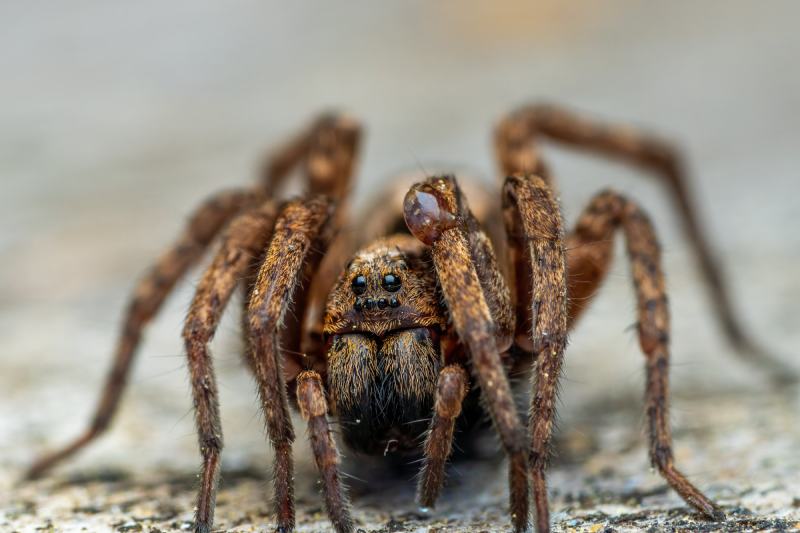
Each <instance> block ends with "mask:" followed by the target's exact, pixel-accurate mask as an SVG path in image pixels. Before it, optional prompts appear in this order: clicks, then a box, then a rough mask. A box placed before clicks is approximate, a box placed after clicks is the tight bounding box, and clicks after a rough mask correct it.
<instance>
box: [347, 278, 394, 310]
mask: <svg viewBox="0 0 800 533" xmlns="http://www.w3.org/2000/svg"><path fill="white" fill-rule="evenodd" d="M381 287H383V289H384V290H386V291H388V292H397V291H399V290H400V288H401V287H402V283H401V281H400V276H398V275H397V274H394V273H389V274H385V275H384V276H383V279H382V280H381ZM350 289H351V290H352V291H353V294H355V295H356V296H361V295H362V294H364V293H365V292H367V277H366V276H364V275H363V274H358V275H357V276H355V277H354V278H353V279H352V281H351V282H350ZM399 306H400V301H399V300H398V299H397V297H396V296H392V297H391V298H378V299H377V300H376V299H373V298H366V299H363V300H362V299H361V298H356V303H355V305H354V307H355V310H356V311H362V310H364V309H366V310H368V311H370V310H372V309H375V308H377V309H386V308H387V307H399Z"/></svg>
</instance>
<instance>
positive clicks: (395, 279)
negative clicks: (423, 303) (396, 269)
mask: <svg viewBox="0 0 800 533" xmlns="http://www.w3.org/2000/svg"><path fill="white" fill-rule="evenodd" d="M381 285H383V288H384V289H386V290H387V291H389V292H397V291H399V290H400V285H401V283H400V276H397V275H395V274H386V275H385V276H383V281H382V282H381Z"/></svg>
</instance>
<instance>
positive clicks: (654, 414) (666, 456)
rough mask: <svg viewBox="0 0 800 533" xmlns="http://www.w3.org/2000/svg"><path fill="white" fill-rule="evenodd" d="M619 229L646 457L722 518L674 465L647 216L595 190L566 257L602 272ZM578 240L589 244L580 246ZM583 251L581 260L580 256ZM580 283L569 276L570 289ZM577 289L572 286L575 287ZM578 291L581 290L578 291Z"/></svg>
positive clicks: (665, 338)
mask: <svg viewBox="0 0 800 533" xmlns="http://www.w3.org/2000/svg"><path fill="white" fill-rule="evenodd" d="M617 230H622V232H623V234H624V235H625V240H626V243H627V250H628V256H629V258H630V259H629V261H630V263H631V268H632V276H633V284H634V288H635V291H636V299H637V314H638V329H639V343H640V345H641V348H642V351H643V352H644V354H645V357H646V363H647V364H646V369H647V384H646V389H645V401H646V406H647V417H648V421H649V423H648V429H649V437H650V460H651V462H652V464H653V466H654V467H655V468H657V469H658V470H659V472H660V473H661V475H662V476H663V477H664V479H666V480H667V482H668V483H669V484H670V485H671V486H672V488H674V489H675V491H676V492H678V494H680V495H681V497H682V498H683V499H684V500H686V502H687V503H689V504H690V505H692V506H693V507H695V508H696V509H698V510H699V511H700V512H702V513H703V514H705V515H706V516H708V517H710V518H712V519H715V520H723V519H724V516H725V515H724V513H723V512H722V511H721V510H720V509H719V507H717V506H716V505H715V504H714V503H713V502H712V501H711V500H709V499H708V498H707V497H706V496H704V495H703V494H702V493H701V492H700V491H699V490H698V489H697V488H695V486H694V485H692V483H691V482H689V480H688V479H686V477H685V476H684V475H683V474H682V473H681V472H680V471H678V469H677V468H676V467H675V462H674V458H673V454H672V436H671V432H670V425H669V412H668V396H669V376H668V372H669V309H668V304H667V295H666V289H665V285H664V275H663V273H662V270H661V251H660V248H659V244H658V241H657V239H656V235H655V231H654V229H653V226H652V224H651V223H650V221H649V219H648V218H647V215H645V213H644V212H642V210H641V209H640V208H639V207H638V206H637V205H636V204H634V203H633V202H631V201H630V200H628V199H626V198H625V197H623V196H620V195H619V194H617V193H614V192H611V191H605V192H601V193H600V194H598V195H597V196H595V197H594V199H593V200H592V201H591V203H590V204H589V206H588V207H587V209H586V210H585V211H584V213H583V214H582V215H581V217H580V219H579V221H578V224H577V227H576V229H575V232H574V234H573V235H572V236H571V237H570V242H572V243H574V244H575V245H577V247H576V248H574V250H588V251H587V252H580V253H578V254H576V255H570V256H569V258H568V261H569V269H570V271H571V270H572V267H573V262H577V263H578V264H580V263H581V262H582V261H587V260H599V261H601V262H602V263H601V264H600V265H599V267H598V268H600V269H601V270H603V271H604V270H605V269H607V268H608V264H607V263H608V262H609V261H610V260H611V255H612V246H613V236H614V233H615V232H616V231H617ZM584 244H586V245H589V246H590V248H588V249H587V248H584V246H583V245H584ZM582 254H589V256H590V257H589V258H588V259H587V257H586V255H582ZM579 281H581V280H580V279H578V280H576V279H574V278H572V277H570V289H572V288H573V286H576V285H573V284H574V283H576V282H579ZM576 287H577V286H576ZM580 290H583V289H580Z"/></svg>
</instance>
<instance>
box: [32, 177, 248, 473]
mask: <svg viewBox="0 0 800 533" xmlns="http://www.w3.org/2000/svg"><path fill="white" fill-rule="evenodd" d="M255 198H256V195H255V194H254V193H253V192H251V191H245V190H234V191H226V192H222V193H218V194H216V195H214V196H212V197H211V198H210V199H209V200H208V201H206V202H205V203H204V204H203V205H201V206H200V207H199V208H198V209H197V210H196V211H195V212H194V214H193V215H192V217H191V219H190V220H189V223H188V225H187V227H186V229H185V230H184V232H183V234H182V235H181V236H180V238H179V239H178V241H177V242H176V243H175V244H174V245H173V246H172V247H171V248H170V249H169V250H168V251H167V252H166V253H165V254H164V255H162V256H161V258H160V259H159V260H158V261H157V262H156V264H155V265H154V266H153V267H152V268H151V269H150V270H149V271H148V272H147V274H145V276H144V277H143V278H142V279H141V280H140V281H139V283H138V284H137V286H136V288H135V289H134V291H133V296H132V299H131V301H130V304H129V305H128V308H127V310H126V312H125V316H124V318H123V322H122V334H121V335H120V337H119V340H118V342H117V347H116V351H115V353H114V363H113V366H112V368H111V370H110V372H109V373H108V377H107V378H106V383H105V385H104V388H103V392H102V394H101V396H100V400H99V402H98V404H97V407H96V410H95V413H94V416H93V418H92V420H91V423H90V424H89V427H88V428H87V429H86V430H85V431H84V432H83V433H82V434H81V435H80V436H79V437H77V438H76V439H75V440H73V441H72V442H71V443H69V444H68V445H66V446H64V447H63V448H61V449H60V450H57V451H55V452H52V453H50V454H47V455H45V456H43V457H41V458H39V459H38V460H36V461H35V462H34V464H33V465H32V466H31V467H30V469H29V470H28V472H27V477H28V478H29V479H31V478H35V477H38V476H39V475H41V474H42V473H44V472H45V471H46V470H48V469H50V468H51V467H53V466H54V465H55V464H56V463H59V462H61V461H62V460H64V459H66V458H67V457H69V456H71V455H73V454H74V453H76V452H77V451H79V450H80V449H82V448H84V447H85V446H86V445H88V444H89V443H90V442H92V441H93V440H94V439H95V438H97V437H98V436H100V434H102V433H103V431H105V430H106V429H107V428H108V425H109V423H110V422H111V419H112V418H113V416H114V414H115V412H116V409H117V407H118V405H119V400H120V397H121V396H122V392H123V390H124V388H125V384H126V382H127V377H128V373H129V372H130V369H131V363H132V362H133V358H134V356H135V354H136V349H137V348H138V346H139V343H140V341H141V338H142V332H143V330H144V328H145V326H146V325H147V324H148V323H149V322H150V320H152V318H153V317H154V316H155V315H156V313H158V311H159V309H160V308H161V305H162V304H163V303H164V300H165V299H166V297H167V296H168V295H169V294H170V292H171V291H172V288H173V287H174V286H175V284H176V283H177V281H178V280H179V279H180V278H181V277H182V276H183V275H184V274H185V273H186V271H187V270H188V269H189V268H190V267H191V266H193V265H194V264H195V263H197V261H198V260H199V259H200V257H202V255H203V252H204V251H205V249H206V248H207V247H208V245H209V244H210V243H211V241H212V240H213V239H214V238H215V237H216V236H217V234H218V233H219V231H220V230H221V229H222V228H223V227H224V226H225V224H226V223H227V222H228V220H230V219H231V218H232V217H234V216H235V215H236V214H237V213H239V212H240V211H242V209H244V208H246V207H247V206H250V205H253V203H254V202H255Z"/></svg>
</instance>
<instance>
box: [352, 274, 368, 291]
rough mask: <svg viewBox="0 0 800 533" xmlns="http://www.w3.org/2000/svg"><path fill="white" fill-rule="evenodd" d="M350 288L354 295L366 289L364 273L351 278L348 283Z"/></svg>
mask: <svg viewBox="0 0 800 533" xmlns="http://www.w3.org/2000/svg"><path fill="white" fill-rule="evenodd" d="M350 288H351V289H352V290H353V293H354V294H356V295H361V294H364V293H365V292H366V291H367V278H366V276H364V275H361V274H360V275H358V276H356V277H354V278H353V281H352V282H351V283H350Z"/></svg>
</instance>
